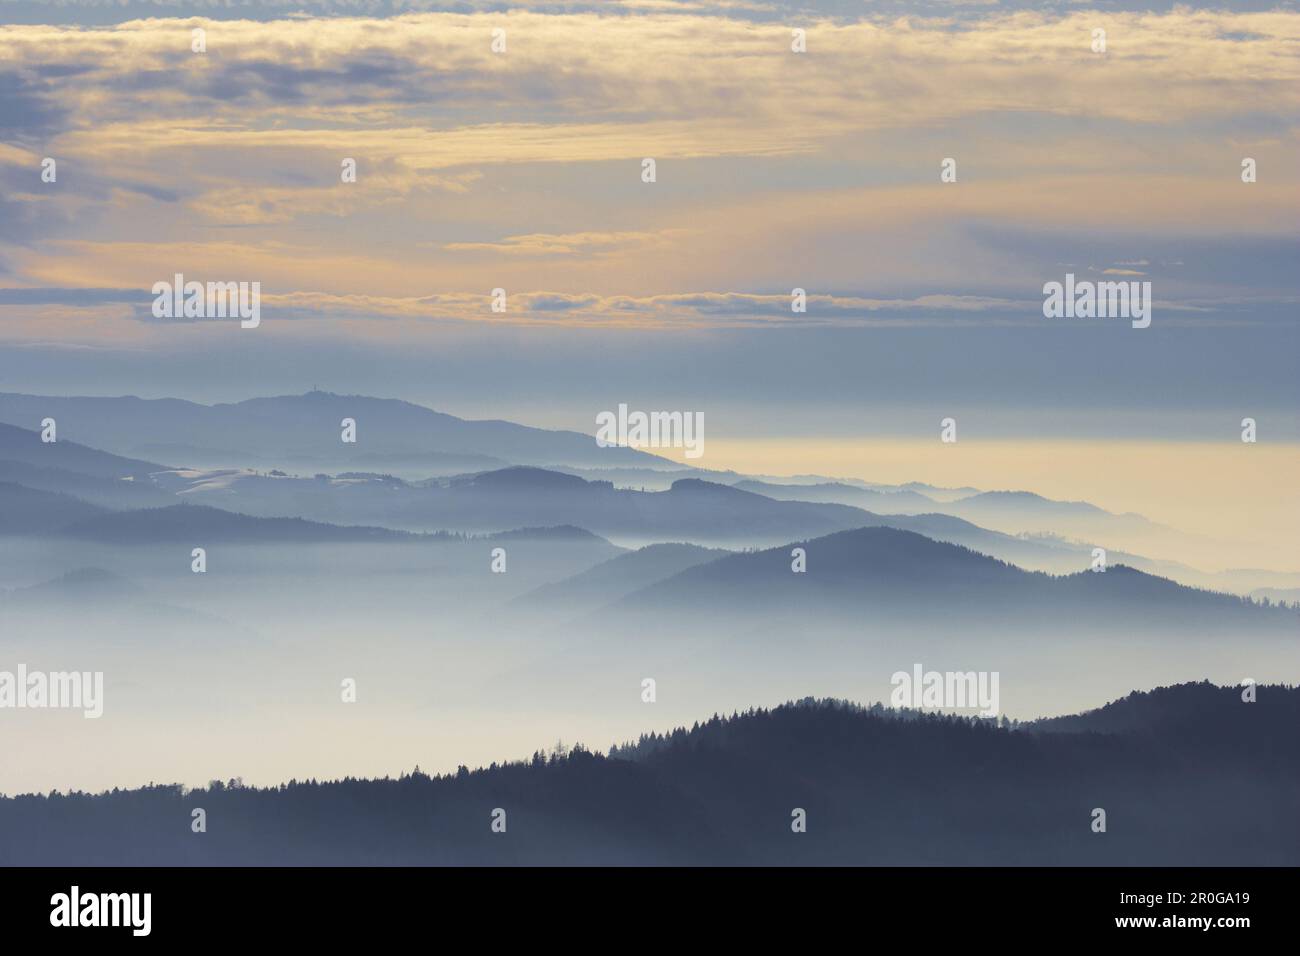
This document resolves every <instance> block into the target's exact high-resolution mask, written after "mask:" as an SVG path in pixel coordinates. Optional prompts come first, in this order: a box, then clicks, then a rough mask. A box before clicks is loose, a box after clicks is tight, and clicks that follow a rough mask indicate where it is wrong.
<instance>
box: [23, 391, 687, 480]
mask: <svg viewBox="0 0 1300 956" xmlns="http://www.w3.org/2000/svg"><path fill="white" fill-rule="evenodd" d="M47 417H49V418H53V419H55V420H56V421H57V423H58V431H59V436H60V438H61V439H66V440H68V441H70V442H80V443H82V444H86V445H91V446H94V447H96V448H105V449H109V450H111V451H114V452H116V453H118V454H122V455H128V456H135V455H142V456H148V457H150V458H159V459H164V460H167V461H170V462H173V463H175V464H177V465H188V466H192V467H223V466H224V467H229V466H232V465H242V466H249V465H277V464H278V465H280V466H283V467H288V466H294V465H299V466H300V465H302V464H304V463H312V462H317V463H320V464H321V466H322V468H325V466H327V465H328V466H335V465H340V464H342V465H343V466H344V467H355V466H358V465H366V464H367V463H369V465H370V467H383V466H385V465H387V466H389V467H391V468H393V469H397V468H409V469H414V470H416V471H417V472H418V473H420V474H423V475H428V474H432V473H440V474H447V473H451V472H457V471H465V470H467V469H470V470H472V469H483V468H493V467H497V466H499V465H502V464H507V463H509V464H539V465H544V464H567V465H578V466H600V465H605V466H610V467H614V466H620V465H640V466H643V467H655V466H657V465H659V466H663V467H672V463H671V462H669V461H667V460H666V459H662V458H658V457H657V456H655V455H651V454H647V453H645V452H642V451H637V450H635V449H632V448H622V447H607V448H602V447H600V446H598V445H597V444H596V440H595V437H594V435H583V434H580V433H578V432H570V431H549V430H546V429H541V428H530V427H528V426H525V425H516V424H514V423H513V422H505V421H468V420H466V419H462V418H457V417H455V416H454V415H447V414H444V413H442V412H436V411H434V410H433V409H430V408H425V407H424V406H422V405H414V404H412V403H410V402H404V401H398V400H395V399H383V398H369V397H366V396H362V395H335V394H333V393H331V392H307V393H306V394H303V395H281V396H276V397H271V398H253V399H249V400H247V401H243V402H236V403H234V404H219V405H201V404H198V403H196V402H187V401H182V400H180V399H174V398H164V399H141V398H136V397H134V396H126V397H120V398H61V397H47V396H39V395H22V394H14V393H0V422H8V423H10V424H12V425H16V426H19V427H21V428H27V429H35V428H39V425H40V422H41V420H42V419H44V418H47ZM345 418H351V419H353V420H354V421H355V422H356V433H357V440H356V443H355V444H345V443H344V442H342V441H341V438H340V435H341V427H340V423H341V422H342V421H343V419H345ZM593 420H594V415H593Z"/></svg>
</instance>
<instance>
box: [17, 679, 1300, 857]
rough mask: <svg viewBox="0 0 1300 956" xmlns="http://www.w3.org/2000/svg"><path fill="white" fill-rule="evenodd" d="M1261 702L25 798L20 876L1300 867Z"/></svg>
mask: <svg viewBox="0 0 1300 956" xmlns="http://www.w3.org/2000/svg"><path fill="white" fill-rule="evenodd" d="M1257 690H1258V697H1257V701H1256V702H1255V703H1249V704H1248V703H1243V702H1242V700H1241V697H1240V692H1239V690H1238V689H1237V688H1231V687H1229V688H1216V687H1212V686H1210V685H1206V684H1187V685H1180V686H1177V687H1171V688H1164V689H1161V690H1158V691H1155V692H1152V693H1149V694H1134V695H1131V696H1130V697H1129V698H1126V699H1125V700H1124V701H1121V702H1117V703H1116V704H1114V705H1112V706H1111V708H1102V709H1101V710H1100V711H1094V712H1091V713H1089V714H1083V715H1078V716H1077V717H1072V718H1066V719H1062V721H1057V722H1042V723H1038V724H1032V725H1027V726H1021V727H1008V726H997V725H996V724H995V723H994V722H991V721H972V720H968V719H962V718H955V717H941V716H936V715H922V714H917V713H915V712H896V711H889V710H885V709H883V708H881V707H880V706H879V705H875V706H873V707H869V708H865V707H860V706H856V705H853V704H848V703H844V702H840V701H814V700H811V699H810V700H805V701H801V702H799V703H796V704H787V705H784V706H781V707H777V708H775V709H774V710H770V711H769V710H761V709H758V710H750V711H747V712H745V713H744V714H735V715H732V716H731V717H729V718H724V717H719V716H716V715H715V716H714V717H713V718H711V719H709V720H706V721H704V722H702V723H697V724H696V725H694V726H693V727H691V728H689V729H687V728H684V727H683V728H678V729H676V730H674V731H672V732H670V733H663V734H661V733H652V734H647V735H645V736H643V737H641V738H640V739H639V740H637V741H634V742H630V743H628V744H625V745H622V746H617V747H614V748H611V752H610V754H609V755H602V754H600V753H596V752H592V751H589V750H587V749H586V748H582V747H576V748H573V749H571V750H567V751H564V752H555V753H552V755H551V756H549V757H548V756H547V755H545V754H544V753H543V752H541V751H539V752H537V753H535V754H534V756H533V758H532V759H531V760H525V761H521V762H518V763H507V764H502V765H498V764H493V765H491V766H490V767H488V768H485V769H480V770H476V771H472V772H471V771H469V770H468V769H466V768H464V767H462V768H460V770H459V771H458V772H456V773H454V774H451V775H446V776H436V777H431V776H428V775H426V774H423V773H420V772H418V770H417V771H416V772H414V773H411V774H403V775H402V776H401V777H399V778H396V779H390V778H385V779H371V780H362V779H346V780H341V781H335V782H328V783H322V782H317V781H314V780H313V781H290V782H288V783H285V784H282V785H280V786H277V787H271V788H267V789H257V788H252V787H245V786H243V785H242V784H240V783H239V782H238V781H231V782H230V783H228V784H222V783H220V782H214V783H213V784H212V785H210V786H208V787H206V788H203V789H199V790H186V789H184V788H182V787H178V786H149V787H145V788H142V789H139V790H115V791H113V792H111V793H103V794H99V795H93V796H92V795H88V794H82V793H73V794H51V795H48V796H20V797H7V798H3V799H0V864H3V865H9V866H13V865H31V864H41V865H68V866H74V865H75V866H94V865H104V864H119V865H120V864H126V865H324V864H334V865H396V864H409V865H421V864H450V865H466V864H468V865H497V864H515V865H518V864H578V865H585V864H593V865H610V864H613V865H621V864H651V865H654V864H671V865H700V864H704V865H736V864H741V865H745V864H805V865H853V864H858V865H902V866H922V865H975V864H983V865H1049V866H1055V865H1118V866H1129V865H1166V866H1191V865H1197V866H1203V865H1216V866H1224V865H1283V866H1294V865H1296V864H1297V863H1300V817H1298V816H1297V815H1296V814H1295V812H1294V811H1295V806H1296V805H1297V798H1300V722H1297V720H1296V717H1297V715H1298V714H1300V690H1297V689H1295V688H1288V687H1282V686H1271V685H1268V686H1261V687H1259V688H1258V689H1257ZM1121 712H1122V713H1123V718H1122V720H1119V721H1118V723H1116V721H1115V720H1114V715H1115V714H1117V713H1121ZM1193 743H1194V745H1190V744H1193ZM198 807H202V808H203V809H204V811H205V812H206V818H207V826H208V832H207V833H201V834H196V833H193V832H191V829H190V821H191V810H193V809H194V808H198ZM1098 808H1100V809H1103V810H1105V813H1106V830H1105V832H1104V833H1099V832H1094V830H1093V828H1092V822H1093V819H1094V810H1096V809H1098ZM498 810H500V811H504V813H505V822H506V829H505V832H493V831H492V829H491V823H492V820H493V814H494V812H495V811H498ZM797 811H802V812H803V815H804V819H805V820H806V832H802V833H797V832H794V830H793V829H792V826H791V823H792V820H793V819H794V818H795V814H796V813H797Z"/></svg>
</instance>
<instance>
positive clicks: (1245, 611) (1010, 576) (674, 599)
mask: <svg viewBox="0 0 1300 956" xmlns="http://www.w3.org/2000/svg"><path fill="white" fill-rule="evenodd" d="M794 547H799V548H802V549H803V551H804V552H805V556H806V562H807V564H806V567H807V570H806V571H804V572H800V573H796V572H794V571H793V570H792V550H793V548H794ZM610 610H611V611H612V612H613V613H614V614H615V616H616V617H619V618H623V619H626V620H628V621H631V622H633V623H635V622H636V621H637V620H638V615H645V616H647V617H648V618H650V619H652V620H653V621H655V622H656V623H657V625H658V626H660V627H665V628H668V629H671V627H672V625H673V622H674V620H675V619H676V616H677V615H684V616H686V617H687V618H690V619H696V618H698V616H699V615H701V614H713V615H716V616H717V617H719V618H723V617H725V618H728V619H730V620H731V621H732V622H733V624H734V623H735V622H741V621H746V620H752V619H768V620H771V619H773V618H774V617H775V616H777V615H788V616H791V617H793V618H806V619H811V618H812V617H813V616H814V611H815V612H816V614H817V615H835V614H839V615H849V616H850V617H852V618H853V619H855V620H859V621H862V622H870V621H878V620H880V619H882V618H883V617H884V616H886V615H898V616H905V617H906V618H907V619H910V620H915V621H917V622H926V621H930V620H932V619H933V618H936V617H937V618H941V619H946V620H950V621H960V622H964V625H963V626H965V627H968V628H969V627H971V626H975V625H980V626H987V625H988V624H989V623H990V622H1000V623H1002V624H1004V625H1006V626H1008V627H1011V626H1014V625H1017V624H1023V623H1031V622H1040V623H1051V622H1054V623H1055V625H1056V626H1057V627H1058V628H1059V627H1060V626H1061V625H1066V626H1069V627H1074V626H1077V625H1081V624H1086V623H1092V624H1102V623H1111V624H1115V625H1124V626H1129V627H1137V626H1138V625H1141V626H1142V627H1143V628H1146V627H1150V626H1158V627H1160V628H1162V629H1165V628H1175V627H1177V626H1180V625H1188V624H1196V625H1198V626H1207V625H1210V624H1216V625H1220V626H1228V625H1231V626H1236V627H1241V628H1251V629H1264V630H1269V631H1275V632H1277V633H1279V634H1287V633H1292V634H1293V633H1294V631H1295V628H1296V627H1297V625H1298V624H1300V611H1295V610H1291V609H1278V608H1266V607H1263V606H1261V605H1259V604H1255V603H1253V602H1251V601H1249V600H1247V599H1243V598H1240V597H1236V596H1233V595H1227V594H1219V593H1215V592H1211V591H1203V590H1198V589H1195V588H1189V587H1186V586H1184V585H1181V584H1177V583H1175V582H1173V581H1170V580H1167V579H1165V578H1159V577H1155V576H1153V575H1149V574H1145V573H1143V572H1141V571H1137V570H1134V569H1132V568H1128V567H1125V566H1123V565H1114V566H1111V567H1110V568H1108V569H1107V570H1106V571H1105V572H1104V573H1096V572H1092V571H1079V572H1077V573H1074V574H1070V575H1063V576H1053V575H1049V574H1045V573H1043V572H1038V571H1025V570H1023V569H1022V568H1019V567H1016V566H1015V565H1013V564H1009V563H1007V562H1004V561H1000V560H997V559H996V558H991V557H989V556H987V555H984V554H980V553H978V552H976V551H972V550H970V549H968V548H964V547H960V546H957V545H953V544H948V543H946V542H942V541H935V540H933V539H931V538H927V537H925V536H923V535H920V534H916V533H914V532H910V531H904V530H900V529H897V528H888V527H869V528H858V529H854V530H851V531H841V532H837V533H834V534H830V535H826V536H824V537H821V538H816V539H813V540H809V541H804V542H796V543H794V544H788V545H783V546H781V547H777V548H770V549H766V550H763V551H757V552H747V553H742V554H732V555H728V556H726V557H722V558H719V559H717V560H714V561H710V562H708V563H705V564H699V565H696V566H694V567H690V568H687V569H686V570H683V571H681V572H679V573H678V574H676V575H673V576H672V577H670V578H667V579H665V580H660V581H656V582H654V583H652V584H648V585H647V586H646V587H644V588H643V589H641V590H639V591H633V592H631V593H629V594H628V595H627V596H626V597H624V598H623V599H622V600H621V601H619V602H617V603H616V604H615V605H613V607H612V608H611V609H610Z"/></svg>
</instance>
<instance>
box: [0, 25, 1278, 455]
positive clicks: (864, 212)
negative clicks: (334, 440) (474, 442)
mask: <svg viewBox="0 0 1300 956" xmlns="http://www.w3.org/2000/svg"><path fill="white" fill-rule="evenodd" d="M0 23H5V24H7V25H4V26H0V53H2V54H3V55H0V388H2V389H4V390H10V391H28V392H38V393H63V394H67V393H80V394H124V393H130V394H138V395H146V396H162V395H175V396H181V397H186V398H192V399H196V400H202V401H216V400H236V399H240V398H245V397H250V396H252V395H265V394H281V393H289V392H299V391H303V390H306V389H308V388H311V387H313V386H318V387H321V388H325V389H329V390H332V391H337V392H365V393H369V394H378V395H385V396H393V397H401V398H408V399H411V400H414V401H419V402H423V403H426V404H430V405H434V406H435V407H438V408H440V409H443V410H446V411H450V412H453V413H455V414H460V415H464V416H466V417H508V418H513V419H515V420H519V421H525V422H528V423H530V424H537V425H548V426H563V427H569V428H580V429H582V430H588V431H589V430H591V429H592V424H591V423H592V422H593V420H594V415H595V413H596V412H598V411H600V410H602V409H608V408H613V407H616V406H617V404H618V403H620V402H628V403H629V404H631V405H632V406H634V407H647V408H667V409H689V410H698V411H702V412H703V413H705V414H706V416H707V417H709V419H710V426H711V437H714V438H718V439H721V438H728V439H731V440H734V441H751V442H752V441H755V440H764V439H765V440H769V441H776V440H786V439H790V438H796V437H803V436H809V435H815V436H818V437H821V438H826V439H828V440H839V441H860V440H875V439H879V440H885V439H889V440H906V439H920V438H928V437H929V436H931V435H932V433H934V432H935V431H936V430H937V422H938V420H939V419H940V418H942V417H944V416H947V415H952V416H954V417H956V418H957V419H958V420H959V421H960V422H962V423H963V424H964V425H967V426H969V427H965V428H964V429H963V434H964V435H966V436H968V437H970V438H972V439H974V438H981V437H982V438H989V439H992V438H997V439H999V440H1005V439H1017V438H1020V439H1033V440H1039V441H1045V440H1057V441H1094V440H1104V439H1108V438H1115V439H1124V440H1140V441H1151V442H1161V441H1204V442H1232V441H1236V440H1237V435H1238V433H1239V430H1240V420H1241V419H1242V418H1243V417H1245V416H1251V417H1254V418H1256V419H1257V421H1258V422H1259V423H1260V425H1259V428H1260V440H1261V441H1277V442H1281V441H1286V442H1296V441H1298V440H1300V420H1298V419H1297V415H1296V413H1295V409H1296V406H1297V399H1298V398H1300V385H1297V377H1296V375H1295V355H1296V353H1297V346H1298V345H1300V334H1298V332H1297V322H1296V315H1295V311H1296V304H1297V302H1298V301H1300V280H1297V271H1296V269H1295V265H1296V263H1297V261H1298V256H1297V254H1298V253H1300V237H1298V228H1297V224H1298V223H1300V215H1297V213H1300V190H1298V189H1297V185H1296V177H1295V174H1296V169H1297V166H1296V160H1295V156H1296V146H1297V132H1296V131H1297V105H1298V104H1300V83H1297V79H1300V58H1298V57H1297V55H1296V49H1297V41H1298V40H1300V12H1297V10H1296V8H1295V5H1294V4H1280V5H1277V6H1275V7H1274V6H1270V5H1265V4H1239V5H1234V6H1233V7H1232V9H1230V10H1224V9H1214V8H1206V7H1200V6H1196V5H1186V6H1184V5H1179V6H1174V5H1171V4H1139V5H1135V4H1107V5H1104V6H1100V7H1099V8H1097V9H1081V8H1080V7H1078V6H1077V5H1073V4H1049V5H1045V6H1041V7H1037V8H1034V9H1030V8H1028V7H1026V5H1023V4H1010V3H996V2H993V3H944V2H921V3H902V2H897V3H849V2H835V3H809V4H787V3H772V4H769V3H761V2H754V3H749V2H744V0H740V2H726V3H708V2H674V0H647V2H644V3H623V4H619V3H602V4H584V3H517V4H509V5H506V4H477V3H458V4H441V5H440V4H432V3H423V2H413V3H400V4H398V3H388V2H380V0H375V2H360V0H358V2H346V0H334V2H295V3H288V2H285V3H276V2H263V3H257V4H238V3H235V4H225V3H221V4H218V3H186V4H182V3H170V2H156V3H150V2H133V3H125V4H117V3H114V4H107V3H98V2H89V0H68V2H64V3H60V4H57V5H51V4H37V3H30V2H16V0H0ZM196 27H197V28H202V29H203V30H205V31H206V33H205V40H206V52H203V53H195V52H193V51H192V49H191V43H192V30H193V29H194V28H196ZM796 27H797V28H799V29H802V30H804V31H806V52H805V53H795V52H792V49H791V45H792V30H793V29H794V28H796ZM494 29H501V30H504V31H505V50H504V51H503V52H493V49H492V31H493V30H494ZM1096 29H1104V30H1105V31H1106V50H1105V52H1104V53H1103V52H1094V50H1093V48H1092V47H1093V45H1094V35H1093V31H1094V30H1096ZM46 157H49V158H53V159H54V160H55V161H56V163H57V166H56V169H57V179H56V181H55V182H52V183H47V182H43V181H42V179H41V162H42V160H43V159H45V158H46ZM1247 157H1249V158H1251V159H1254V160H1255V163H1256V170H1257V180H1256V181H1255V182H1253V183H1244V182H1242V178H1241V163H1242V160H1243V158H1247ZM349 158H350V159H354V160H355V161H356V165H357V179H356V182H354V183H345V182H343V181H342V179H341V175H340V170H341V164H342V162H343V160H345V159H349ZM646 158H653V159H654V160H655V163H656V179H655V181H654V182H653V183H647V182H644V181H643V180H642V168H643V160H644V159H646ZM946 158H951V159H954V160H955V163H956V181H955V182H946V183H945V182H941V178H940V169H941V163H942V161H943V160H944V159H946ZM178 272H180V273H183V274H184V275H185V276H186V278H189V279H200V280H220V281H250V282H251V281H257V282H260V283H261V288H262V312H263V321H262V324H261V325H260V326H259V327H258V328H256V329H241V328H239V326H238V324H237V323H230V322H215V321H209V320H204V321H178V320H170V319H155V318H154V317H153V316H152V314H151V312H150V303H151V301H152V295H151V294H150V291H149V290H150V289H151V287H152V285H153V284H154V283H155V282H157V281H159V280H163V279H170V278H171V276H173V275H174V274H175V273H178ZM1067 273H1072V274H1075V275H1076V276H1077V277H1078V278H1079V279H1081V280H1083V279H1092V280H1093V281H1098V280H1103V281H1139V282H1145V281H1149V282H1150V283H1151V288H1152V293H1151V295H1152V298H1153V300H1154V306H1153V320H1152V324H1151V326H1150V327H1149V328H1146V329H1134V328H1131V327H1130V324H1129V322H1128V321H1126V320H1124V319H1066V318H1050V319H1049V318H1045V317H1044V316H1043V312H1042V304H1043V292H1042V288H1043V285H1044V283H1046V282H1050V281H1063V280H1064V277H1065V275H1066V274H1067ZM495 288H502V289H504V290H506V293H507V303H508V305H507V311H506V312H505V313H504V314H497V313H493V312H492V311H491V308H490V302H491V291H492V290H493V289H495ZM795 288H801V289H805V290H806V291H807V296H808V306H807V311H806V312H804V313H793V312H792V311H791V308H790V302H791V291H792V290H793V289H795ZM918 477H921V476H918Z"/></svg>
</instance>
